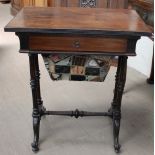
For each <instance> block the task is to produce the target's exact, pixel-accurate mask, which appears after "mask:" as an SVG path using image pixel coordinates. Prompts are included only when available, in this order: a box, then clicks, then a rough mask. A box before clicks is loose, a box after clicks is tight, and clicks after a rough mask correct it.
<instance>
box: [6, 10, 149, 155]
mask: <svg viewBox="0 0 155 155" xmlns="http://www.w3.org/2000/svg"><path fill="white" fill-rule="evenodd" d="M5 31H7V32H15V33H16V35H18V37H19V40H20V52H21V53H28V54H29V60H30V75H31V87H32V97H33V129H34V141H33V143H32V149H33V151H38V150H39V147H38V143H39V127H40V119H41V117H42V116H43V115H65V116H74V117H76V118H78V117H83V116H109V117H110V118H112V120H113V134H114V148H115V151H116V152H119V150H120V145H119V129H120V120H121V100H122V94H123V90H124V86H125V81H126V69H127V57H128V56H135V55H136V53H135V47H136V42H137V40H138V39H139V38H140V37H141V36H151V32H150V30H149V29H148V28H147V26H146V25H145V23H144V22H143V21H142V20H141V18H140V17H139V16H138V15H137V13H136V12H135V11H133V10H125V9H117V10H116V9H99V8H93V9H92V8H91V9H90V8H63V7H62V8H61V7H59V8H39V7H38V8H35V7H26V8H24V9H22V10H21V11H20V12H19V13H18V14H17V16H16V17H15V18H14V19H13V20H12V21H10V23H9V24H8V25H7V26H6V27H5ZM45 53H48V54H49V53H65V54H78V55H114V56H118V57H119V60H118V67H117V73H116V84H115V90H114V98H113V102H112V105H111V108H110V109H109V111H108V112H86V111H79V110H75V111H47V110H45V108H44V107H43V102H42V99H41V93H40V82H39V79H40V73H39V63H38V54H45ZM59 95H60V94H59Z"/></svg>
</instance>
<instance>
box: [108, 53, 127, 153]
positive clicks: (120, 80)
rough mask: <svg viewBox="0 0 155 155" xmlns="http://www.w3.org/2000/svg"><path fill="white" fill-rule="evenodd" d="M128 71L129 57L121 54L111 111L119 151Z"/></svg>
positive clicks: (115, 144)
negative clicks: (122, 103) (123, 96)
mask: <svg viewBox="0 0 155 155" xmlns="http://www.w3.org/2000/svg"><path fill="white" fill-rule="evenodd" d="M126 72H127V57H126V56H120V57H119V60H118V67H117V72H116V82H115V90H114V98H113V102H112V106H111V108H110V110H109V112H111V113H112V120H113V135H114V149H115V151H116V152H117V153H118V152H119V151H120V147H121V146H120V144H119V130H120V122H121V101H122V95H123V91H124V86H125V82H126Z"/></svg>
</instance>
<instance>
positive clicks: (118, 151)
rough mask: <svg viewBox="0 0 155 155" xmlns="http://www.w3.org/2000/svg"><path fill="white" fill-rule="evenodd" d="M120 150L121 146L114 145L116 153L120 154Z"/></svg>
mask: <svg viewBox="0 0 155 155" xmlns="http://www.w3.org/2000/svg"><path fill="white" fill-rule="evenodd" d="M120 148H121V145H119V144H116V145H114V149H115V152H116V153H120Z"/></svg>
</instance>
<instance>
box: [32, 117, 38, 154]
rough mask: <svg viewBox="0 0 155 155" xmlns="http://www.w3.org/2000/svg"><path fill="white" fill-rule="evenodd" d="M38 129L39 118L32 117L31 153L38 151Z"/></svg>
mask: <svg viewBox="0 0 155 155" xmlns="http://www.w3.org/2000/svg"><path fill="white" fill-rule="evenodd" d="M39 128H40V118H39V117H34V118H33V131H34V140H33V143H32V144H31V146H32V151H33V152H37V151H39V147H38V144H39Z"/></svg>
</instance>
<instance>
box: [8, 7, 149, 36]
mask: <svg viewBox="0 0 155 155" xmlns="http://www.w3.org/2000/svg"><path fill="white" fill-rule="evenodd" d="M5 31H11V32H32V33H53V34H63V33H64V34H79V33H81V34H88V35H89V34H90V35H91V34H94V35H128V36H129V35H130V36H150V35H151V31H150V30H149V29H148V27H147V26H146V25H145V23H144V22H143V21H142V19H141V18H140V17H139V15H138V14H137V13H136V11H134V10H127V9H103V8H102V9H101V8H63V7H58V8H55V7H25V8H23V9H22V10H21V11H20V12H19V13H18V14H17V16H16V17H15V18H14V19H12V20H11V21H10V22H9V24H8V25H7V26H6V27H5Z"/></svg>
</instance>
